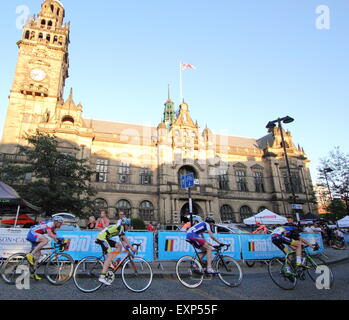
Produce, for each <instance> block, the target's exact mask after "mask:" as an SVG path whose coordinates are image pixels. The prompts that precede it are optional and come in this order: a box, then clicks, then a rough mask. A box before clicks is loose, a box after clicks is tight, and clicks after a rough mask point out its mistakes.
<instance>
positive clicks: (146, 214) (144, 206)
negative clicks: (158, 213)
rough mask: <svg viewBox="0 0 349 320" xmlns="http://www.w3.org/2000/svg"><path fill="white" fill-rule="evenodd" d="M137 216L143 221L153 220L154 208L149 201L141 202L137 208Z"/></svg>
mask: <svg viewBox="0 0 349 320" xmlns="http://www.w3.org/2000/svg"><path fill="white" fill-rule="evenodd" d="M139 216H140V218H141V219H142V220H144V221H152V220H153V219H154V206H153V204H152V203H151V202H150V201H143V202H142V203H141V204H140V206H139Z"/></svg>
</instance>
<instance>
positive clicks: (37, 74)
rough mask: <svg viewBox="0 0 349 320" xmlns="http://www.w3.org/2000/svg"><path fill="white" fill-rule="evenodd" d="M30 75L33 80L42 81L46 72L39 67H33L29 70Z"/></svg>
mask: <svg viewBox="0 0 349 320" xmlns="http://www.w3.org/2000/svg"><path fill="white" fill-rule="evenodd" d="M30 77H31V78H32V79H33V80H35V81H42V80H44V79H45V78H46V72H45V71H44V70H41V69H34V70H32V71H31V72H30Z"/></svg>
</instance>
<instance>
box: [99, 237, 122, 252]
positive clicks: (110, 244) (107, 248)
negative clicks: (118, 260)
mask: <svg viewBox="0 0 349 320" xmlns="http://www.w3.org/2000/svg"><path fill="white" fill-rule="evenodd" d="M96 243H97V244H99V245H100V246H101V247H102V251H103V253H104V254H105V255H107V254H108V253H111V252H113V248H116V247H117V245H118V243H117V242H116V241H114V240H110V239H106V240H99V239H97V240H96Z"/></svg>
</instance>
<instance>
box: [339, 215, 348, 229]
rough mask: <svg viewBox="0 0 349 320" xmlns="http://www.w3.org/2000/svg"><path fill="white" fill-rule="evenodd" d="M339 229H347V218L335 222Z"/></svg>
mask: <svg viewBox="0 0 349 320" xmlns="http://www.w3.org/2000/svg"><path fill="white" fill-rule="evenodd" d="M337 224H338V227H339V228H349V216H346V217H344V218H343V219H341V220H338V221H337Z"/></svg>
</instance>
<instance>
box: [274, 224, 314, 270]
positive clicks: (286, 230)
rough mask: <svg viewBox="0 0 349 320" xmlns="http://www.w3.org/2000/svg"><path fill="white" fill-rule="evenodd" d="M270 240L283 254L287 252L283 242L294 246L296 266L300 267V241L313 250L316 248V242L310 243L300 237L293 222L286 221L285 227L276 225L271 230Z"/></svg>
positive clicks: (301, 263)
mask: <svg viewBox="0 0 349 320" xmlns="http://www.w3.org/2000/svg"><path fill="white" fill-rule="evenodd" d="M272 242H273V244H274V245H275V246H277V247H278V248H279V249H280V250H281V251H283V252H284V253H285V254H287V253H288V250H287V248H286V247H285V244H286V245H288V246H292V247H295V248H296V254H297V261H296V264H297V267H302V266H304V265H303V261H302V243H305V244H306V245H307V246H309V247H311V248H312V249H313V250H315V251H316V250H318V249H319V246H318V244H317V243H316V244H314V245H313V244H311V243H309V242H308V241H306V240H305V239H304V238H302V237H301V236H300V234H299V230H298V227H297V226H295V225H294V223H293V222H290V223H287V224H286V226H285V227H278V228H276V229H275V230H274V231H273V232H272Z"/></svg>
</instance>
